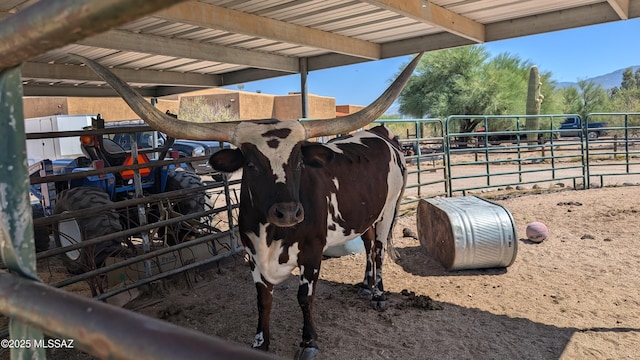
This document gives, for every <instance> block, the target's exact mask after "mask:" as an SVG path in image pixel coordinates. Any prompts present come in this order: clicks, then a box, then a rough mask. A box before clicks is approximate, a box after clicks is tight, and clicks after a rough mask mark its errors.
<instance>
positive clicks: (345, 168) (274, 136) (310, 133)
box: [83, 56, 420, 359]
mask: <svg viewBox="0 0 640 360" xmlns="http://www.w3.org/2000/svg"><path fill="white" fill-rule="evenodd" d="M419 57H420V56H418V57H416V58H415V59H414V60H413V61H412V62H411V63H410V64H409V65H408V66H407V68H405V70H404V71H403V72H402V73H401V74H400V75H399V76H398V78H397V79H396V80H395V81H394V83H393V84H392V85H391V86H390V87H389V89H387V91H385V93H384V94H382V95H381V96H380V97H379V98H378V99H377V100H376V101H375V102H374V103H372V104H371V105H369V106H368V107H367V108H365V109H364V110H361V111H360V112H358V113H356V114H352V115H349V116H347V117H343V118H336V119H331V120H316V121H309V122H297V121H278V120H275V119H269V120H258V121H240V122H234V123H205V124H196V123H190V122H186V121H182V120H176V119H172V118H170V117H168V115H165V114H163V113H162V112H160V111H157V110H155V109H153V108H152V107H151V106H150V105H149V104H148V103H146V102H145V101H144V99H142V98H141V97H140V96H139V95H137V94H136V93H135V92H134V91H133V90H132V89H131V88H130V87H129V86H128V85H126V84H125V83H124V82H122V81H121V80H120V79H118V78H117V77H115V75H113V74H112V73H110V72H109V71H108V70H107V69H105V68H104V67H102V66H101V65H99V64H97V63H95V62H93V61H91V60H88V59H83V61H84V62H85V63H86V64H87V65H89V66H90V67H91V68H92V69H93V70H95V71H96V72H97V73H98V74H100V75H101V76H102V77H103V78H104V79H105V80H106V81H107V82H109V84H111V86H112V87H114V89H116V91H118V92H119V93H120V95H121V96H122V97H123V98H124V99H125V100H126V101H127V103H128V104H129V105H130V106H131V108H132V109H133V110H134V111H136V113H137V114H138V115H139V116H140V117H141V118H143V119H144V120H145V121H147V122H148V123H149V124H150V125H152V126H154V127H156V128H158V129H160V130H162V131H164V132H166V133H167V134H170V135H172V136H175V137H184V138H192V139H208V140H220V141H229V142H231V143H233V144H235V145H236V146H237V147H238V148H237V149H234V150H229V149H227V150H222V151H219V152H217V153H216V154H214V155H213V156H212V157H211V160H210V162H211V164H212V166H213V167H214V168H215V169H218V170H220V171H224V172H232V171H235V170H237V169H240V168H242V171H243V175H242V187H241V196H240V214H239V231H240V236H241V238H242V242H243V244H244V245H245V247H246V249H247V253H248V254H249V261H250V265H251V269H252V275H253V279H254V282H255V284H256V289H257V293H258V326H257V330H256V335H255V338H254V343H253V346H254V347H256V348H260V349H264V350H267V349H268V347H269V341H270V333H269V318H270V312H271V305H272V294H273V287H274V285H276V284H278V283H280V282H282V281H283V280H285V279H286V278H287V277H289V276H290V274H291V272H292V270H293V269H295V268H299V270H300V284H299V289H298V302H299V304H300V307H301V309H302V314H303V320H304V325H303V330H302V342H301V344H300V347H301V351H300V352H299V354H300V357H301V358H306V359H308V358H312V357H313V356H314V355H315V354H316V352H317V344H316V331H315V326H314V323H313V316H312V308H313V300H314V293H315V288H316V284H317V281H318V276H319V274H320V265H321V262H322V254H323V250H324V249H326V248H327V247H328V246H333V245H338V244H341V243H344V242H346V241H348V240H351V239H353V238H355V237H356V236H358V235H360V236H361V237H362V239H363V241H364V243H365V249H366V250H367V254H368V256H367V268H366V269H365V277H364V281H363V283H362V284H363V292H364V293H365V294H368V296H371V299H372V304H373V305H374V307H376V308H377V309H384V306H385V305H384V288H383V284H382V262H383V259H384V256H385V251H386V250H387V242H388V241H389V242H390V240H391V230H392V227H393V224H394V221H395V216H396V212H397V207H398V204H399V201H400V198H401V197H402V192H403V188H404V184H405V182H406V168H405V161H404V157H403V155H402V151H401V147H400V146H399V144H398V143H397V141H395V140H394V139H393V136H392V134H391V133H390V132H389V131H388V129H386V128H385V127H382V126H379V127H376V128H374V129H372V130H370V131H361V132H357V133H355V134H353V135H349V136H345V137H343V138H341V139H338V140H335V141H333V142H330V143H327V144H319V143H311V142H308V141H307V140H308V139H309V138H313V137H316V136H323V135H330V134H337V133H347V132H350V131H352V130H355V129H357V128H360V127H362V126H364V125H366V124H368V123H370V122H371V121H373V120H375V118H377V117H378V116H380V115H381V114H382V113H383V112H384V111H385V110H386V108H388V106H389V105H391V103H392V102H393V100H394V99H395V97H396V96H397V95H398V94H399V92H400V90H401V89H402V87H403V86H404V83H405V82H406V81H407V79H408V78H409V76H410V75H411V72H412V71H413V69H414V68H415V66H416V65H417V62H418V60H419Z"/></svg>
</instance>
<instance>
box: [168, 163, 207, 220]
mask: <svg viewBox="0 0 640 360" xmlns="http://www.w3.org/2000/svg"><path fill="white" fill-rule="evenodd" d="M195 188H202V181H201V180H200V177H199V176H198V175H196V174H195V173H193V172H190V171H169V173H168V174H167V186H166V188H165V189H166V191H175V190H182V189H195ZM204 201H205V200H204V190H203V191H202V193H198V194H193V195H191V196H190V197H189V198H187V199H184V200H180V201H179V202H177V203H176V204H175V205H174V210H176V211H177V212H179V213H180V214H182V215H187V214H193V213H196V212H201V211H204Z"/></svg>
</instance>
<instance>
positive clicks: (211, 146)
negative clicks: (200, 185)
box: [171, 139, 231, 180]
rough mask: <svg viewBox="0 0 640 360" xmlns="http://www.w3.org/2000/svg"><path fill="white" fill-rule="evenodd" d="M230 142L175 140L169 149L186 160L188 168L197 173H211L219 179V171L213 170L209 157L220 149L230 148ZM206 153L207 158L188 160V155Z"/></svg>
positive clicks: (196, 155) (197, 155) (195, 155)
mask: <svg viewBox="0 0 640 360" xmlns="http://www.w3.org/2000/svg"><path fill="white" fill-rule="evenodd" d="M230 148H231V144H229V143H226V142H220V141H199V140H182V139H180V140H176V141H174V142H173V145H172V146H171V150H174V151H177V152H178V156H179V157H181V158H184V161H185V162H188V163H189V165H190V168H191V169H192V170H193V171H194V172H195V173H196V174H198V175H211V176H213V177H214V179H216V180H221V178H222V177H221V175H220V173H219V172H217V171H215V170H214V169H213V168H212V167H211V165H210V164H209V157H211V155H213V154H215V153H217V152H218V151H220V150H222V149H230ZM204 155H207V158H205V159H200V160H194V161H191V162H189V159H188V158H190V157H200V156H204Z"/></svg>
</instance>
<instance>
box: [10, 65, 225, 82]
mask: <svg viewBox="0 0 640 360" xmlns="http://www.w3.org/2000/svg"><path fill="white" fill-rule="evenodd" d="M111 70H112V71H113V72H114V73H115V74H116V75H118V76H119V77H120V78H122V79H123V80H125V81H126V82H127V83H129V84H158V85H167V86H193V87H215V86H220V85H221V84H222V77H221V76H219V75H207V74H196V73H178V72H172V71H154V70H144V69H143V70H131V69H111ZM22 77H23V78H26V79H28V78H34V79H52V80H77V81H97V82H102V81H103V80H102V79H101V78H100V77H99V76H97V75H96V74H95V73H94V72H93V71H91V70H90V69H89V68H87V67H86V66H78V65H63V64H44V63H34V62H26V63H24V64H23V65H22Z"/></svg>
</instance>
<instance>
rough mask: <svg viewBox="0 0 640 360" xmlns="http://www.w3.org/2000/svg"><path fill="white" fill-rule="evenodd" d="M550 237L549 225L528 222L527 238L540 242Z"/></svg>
mask: <svg viewBox="0 0 640 360" xmlns="http://www.w3.org/2000/svg"><path fill="white" fill-rule="evenodd" d="M548 237H549V229H548V228H547V225H545V224H543V223H541V222H537V221H536V222H532V223H529V224H527V239H529V240H530V241H533V242H536V243H540V242H543V241H545V240H546V239H547V238H548Z"/></svg>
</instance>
